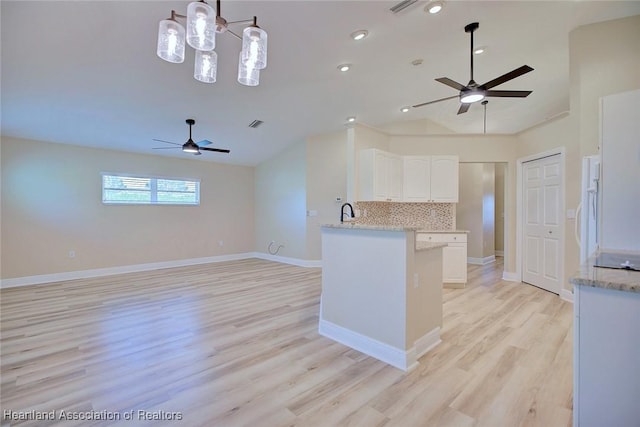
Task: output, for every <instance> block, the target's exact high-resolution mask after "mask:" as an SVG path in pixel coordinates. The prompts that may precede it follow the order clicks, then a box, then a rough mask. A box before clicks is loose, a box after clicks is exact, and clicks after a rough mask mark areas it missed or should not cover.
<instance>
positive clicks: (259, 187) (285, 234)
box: [255, 142, 307, 260]
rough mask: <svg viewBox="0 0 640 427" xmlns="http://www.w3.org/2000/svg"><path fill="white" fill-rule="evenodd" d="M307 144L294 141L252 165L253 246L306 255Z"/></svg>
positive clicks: (292, 254) (293, 256) (286, 254)
mask: <svg viewBox="0 0 640 427" xmlns="http://www.w3.org/2000/svg"><path fill="white" fill-rule="evenodd" d="M306 173H307V153H306V144H305V142H301V143H298V144H294V145H292V146H290V147H288V148H286V149H285V150H283V151H282V152H280V153H279V154H278V155H276V156H275V157H273V158H271V159H270V160H267V161H265V162H263V163H261V164H260V165H258V166H257V167H256V169H255V230H256V232H255V250H256V251H258V252H263V253H267V252H268V251H267V249H268V246H269V243H270V242H271V241H275V242H276V244H275V245H274V246H273V247H272V249H273V250H275V249H276V247H277V246H278V245H284V246H283V247H282V248H281V249H280V251H279V252H278V254H277V255H278V256H283V257H289V258H296V259H302V260H304V259H307V218H306V210H307V189H306V186H307V179H306Z"/></svg>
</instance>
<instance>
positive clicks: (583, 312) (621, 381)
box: [573, 267, 640, 427]
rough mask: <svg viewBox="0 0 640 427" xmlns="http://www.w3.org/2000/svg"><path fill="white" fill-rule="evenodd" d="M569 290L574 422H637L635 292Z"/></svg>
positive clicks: (622, 426) (592, 426)
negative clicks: (572, 314)
mask: <svg viewBox="0 0 640 427" xmlns="http://www.w3.org/2000/svg"><path fill="white" fill-rule="evenodd" d="M596 268H597V267H596ZM602 270H606V269H602ZM617 271H619V270H617ZM622 274H629V275H633V274H636V275H638V274H640V273H634V272H629V273H622ZM594 275H595V274H594ZM603 277H606V275H603ZM573 289H574V294H573V298H574V301H573V312H574V322H573V425H574V426H575V427H601V426H616V427H626V426H629V427H632V426H633V427H635V426H639V425H640V404H639V402H640V367H638V363H639V362H640V328H639V327H638V326H639V325H640V293H638V292H626V291H619V290H614V289H604V288H595V287H590V286H583V285H577V286H574V288H573Z"/></svg>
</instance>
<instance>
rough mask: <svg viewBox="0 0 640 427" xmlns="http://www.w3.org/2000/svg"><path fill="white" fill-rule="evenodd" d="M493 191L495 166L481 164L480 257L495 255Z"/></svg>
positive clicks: (494, 186)
mask: <svg viewBox="0 0 640 427" xmlns="http://www.w3.org/2000/svg"><path fill="white" fill-rule="evenodd" d="M495 192H496V167H495V165H494V164H493V163H485V164H483V165H482V257H483V258H487V257H491V256H495V254H496V248H495V240H496V236H495Z"/></svg>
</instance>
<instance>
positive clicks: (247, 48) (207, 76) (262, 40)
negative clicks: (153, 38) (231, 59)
mask: <svg viewBox="0 0 640 427" xmlns="http://www.w3.org/2000/svg"><path fill="white" fill-rule="evenodd" d="M177 19H185V20H186V24H187V26H186V29H185V27H184V26H183V25H182V24H181V23H180V22H178V20H177ZM257 21H258V19H257V18H256V17H255V16H254V17H253V19H246V20H242V21H227V20H226V19H224V18H223V17H222V16H221V15H220V0H216V8H215V9H214V8H213V7H211V6H210V5H209V4H207V3H206V2H205V1H204V0H200V1H194V2H191V3H189V5H188V7H187V14H186V15H180V14H178V13H176V12H175V11H174V10H172V11H171V17H170V18H167V19H164V20H162V21H160V25H159V27H158V45H157V51H156V53H157V55H158V56H159V57H160V58H162V59H164V60H165V61H168V62H172V63H182V62H184V53H185V52H184V51H185V45H186V44H188V45H189V46H191V47H192V48H194V49H195V50H196V55H195V63H194V71H193V77H194V78H195V79H196V80H198V81H201V82H204V83H214V82H215V81H216V76H217V67H218V54H217V53H216V52H215V51H214V49H215V46H216V33H229V34H231V35H232V36H234V37H236V38H237V39H239V40H241V41H242V50H241V51H240V60H239V62H238V82H239V83H241V84H243V85H246V86H257V85H258V83H259V82H260V70H263V69H264V68H266V66H267V32H266V31H264V30H263V29H262V28H260V27H258V23H257ZM247 23H251V25H249V26H248V27H246V28H245V29H244V31H243V32H242V36H240V35H239V34H236V33H235V32H233V31H231V30H230V29H229V25H232V24H247Z"/></svg>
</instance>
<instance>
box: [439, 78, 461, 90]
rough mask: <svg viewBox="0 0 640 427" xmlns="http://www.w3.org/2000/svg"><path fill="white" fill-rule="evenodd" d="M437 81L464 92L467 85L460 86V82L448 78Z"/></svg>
mask: <svg viewBox="0 0 640 427" xmlns="http://www.w3.org/2000/svg"><path fill="white" fill-rule="evenodd" d="M436 81H437V82H440V83H444V84H446V85H447V86H449V87H452V88H454V89H457V90H462V89H465V88H466V86H465V85H462V84H460V83H458V82H456V81H454V80H451V79H450V78H448V77H440V78H437V79H436Z"/></svg>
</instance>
